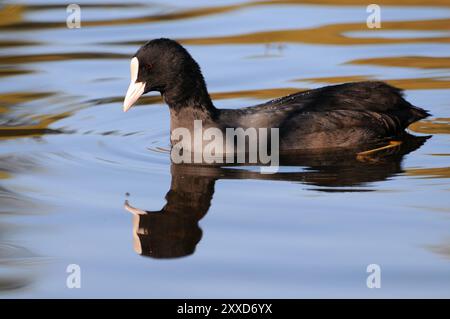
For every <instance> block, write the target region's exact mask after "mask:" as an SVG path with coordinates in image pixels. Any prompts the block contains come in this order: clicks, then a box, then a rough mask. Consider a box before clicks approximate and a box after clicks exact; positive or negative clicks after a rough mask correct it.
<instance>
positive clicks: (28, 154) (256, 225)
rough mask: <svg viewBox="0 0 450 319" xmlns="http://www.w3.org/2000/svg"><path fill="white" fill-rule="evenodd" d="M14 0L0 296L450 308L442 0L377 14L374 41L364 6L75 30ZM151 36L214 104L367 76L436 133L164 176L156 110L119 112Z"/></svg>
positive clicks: (133, 20) (5, 12)
mask: <svg viewBox="0 0 450 319" xmlns="http://www.w3.org/2000/svg"><path fill="white" fill-rule="evenodd" d="M19 2H20V3H21V4H17V3H18V1H3V2H2V4H1V7H0V296H1V297H394V296H397V297H450V219H449V216H450V215H449V213H450V208H449V204H450V200H449V191H450V180H449V178H450V166H449V156H450V152H449V146H450V140H449V134H450V124H449V121H450V120H449V119H450V112H449V107H450V102H449V101H450V56H449V53H450V1H448V0H430V1H416V0H404V1H402V0H383V1H381V0H380V1H377V3H378V4H380V5H381V8H382V28H381V29H379V30H375V29H367V28H366V24H365V21H366V17H367V13H366V7H365V6H366V3H365V2H364V1H360V0H345V1H337V0H336V1H333V0H321V1H307V0H304V1H301V0H299V1H294V0H284V1H275V0H268V1H240V0H234V1H222V0H221V1H214V2H211V1H203V0H202V1H195V2H193V1H185V3H180V1H152V2H148V3H146V2H144V1H133V3H131V2H130V3H128V2H123V3H126V4H122V3H121V2H119V1H116V2H112V1H110V2H109V3H108V4H106V2H103V1H98V2H95V0H90V1H89V2H85V1H77V3H79V4H81V8H82V27H81V29H68V28H67V27H66V24H65V20H66V16H67V13H66V7H65V6H66V4H65V3H63V2H58V1H31V0H30V1H29V2H26V1H19ZM161 36H165V37H170V38H174V39H177V40H180V41H181V42H182V43H183V44H185V45H186V46H187V47H188V49H189V50H190V52H191V53H192V55H193V56H194V57H195V58H196V59H197V61H198V62H199V64H200V65H201V66H202V69H203V72H204V75H205V77H206V79H207V83H208V88H209V90H210V92H211V94H212V96H213V98H214V100H215V103H216V105H217V106H219V107H224V108H234V107H240V106H247V105H252V104H256V103H259V102H262V101H265V100H267V99H270V98H274V97H278V96H282V95H285V94H288V93H292V92H295V91H299V90H302V89H307V88H315V87H320V86H323V85H327V84H332V83H341V82H346V81H357V80H364V79H381V80H385V81H387V82H388V83H391V84H393V85H396V86H398V87H401V88H404V89H405V90H406V92H405V93H406V97H407V99H408V100H410V101H411V102H412V103H413V104H415V105H418V106H422V107H424V108H426V109H428V110H430V112H431V113H432V117H431V118H429V119H427V120H424V121H421V122H420V123H415V124H414V125H412V126H411V127H410V129H409V131H410V133H411V134H413V135H415V136H416V138H411V141H408V143H405V144H404V145H402V147H401V148H400V149H395V150H391V151H386V152H382V153H381V154H379V155H377V157H376V158H372V159H371V160H361V159H357V158H356V157H355V156H352V155H351V154H350V155H349V154H346V155H343V156H340V155H336V154H324V155H321V156H319V157H305V158H297V159H294V160H292V159H291V160H288V161H287V162H285V166H283V167H282V168H281V170H280V172H279V173H278V174H275V175H261V174H259V173H258V170H256V169H253V168H248V167H247V168H242V167H240V168H239V167H237V168H236V167H235V168H230V167H229V168H217V167H204V168H199V167H195V168H194V167H189V166H188V167H184V166H172V165H171V164H170V159H169V154H168V150H169V112H168V108H167V107H166V106H165V105H163V104H162V101H161V98H160V97H158V96H157V95H151V96H149V97H146V98H145V99H143V100H142V103H141V104H147V106H144V107H136V108H134V109H133V110H132V111H130V112H128V113H126V114H124V113H123V112H122V110H121V100H122V98H123V95H124V93H125V90H126V87H127V85H128V81H129V79H128V76H129V57H130V56H131V55H132V54H133V53H134V52H135V51H136V49H137V48H138V47H139V46H140V45H141V44H142V43H144V42H145V41H147V40H149V39H152V38H156V37H161ZM430 135H431V137H430V138H428V139H427V138H426V136H430ZM144 211H151V212H150V213H148V214H141V213H143V212H144ZM133 212H134V214H133ZM140 214H141V215H140ZM175 257H178V258H175ZM373 263H374V264H378V265H380V266H381V269H382V287H381V288H380V289H368V288H367V287H366V277H367V275H368V274H367V273H366V267H367V265H369V264H373ZM69 264H78V265H80V267H81V273H82V287H81V289H68V288H67V287H66V277H67V275H68V274H67V273H66V267H67V265H69Z"/></svg>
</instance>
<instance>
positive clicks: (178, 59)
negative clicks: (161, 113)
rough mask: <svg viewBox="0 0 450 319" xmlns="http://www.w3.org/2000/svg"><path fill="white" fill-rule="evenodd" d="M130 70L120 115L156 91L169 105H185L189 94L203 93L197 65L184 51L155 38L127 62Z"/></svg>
mask: <svg viewBox="0 0 450 319" xmlns="http://www.w3.org/2000/svg"><path fill="white" fill-rule="evenodd" d="M130 71H131V82H130V86H129V87H128V91H127V94H126V97H125V100H124V104H123V110H124V112H126V111H128V110H129V109H130V107H131V106H133V104H134V103H136V101H137V100H138V99H139V97H140V96H141V95H143V94H145V93H147V92H151V91H158V92H160V93H161V94H162V95H163V96H164V98H165V100H166V102H167V103H168V104H169V106H170V104H171V103H174V104H175V103H183V102H185V101H183V100H187V99H189V98H190V97H191V96H192V93H193V92H199V91H202V90H205V91H206V86H205V84H204V79H203V76H202V75H201V72H200V68H199V66H198V64H197V63H196V62H195V61H194V59H193V58H192V57H191V55H190V54H189V53H188V52H187V51H186V49H185V48H183V47H182V46H181V45H180V44H179V43H177V42H176V41H173V40H170V39H156V40H152V41H149V42H147V43H146V44H145V45H143V46H142V47H141V48H140V49H139V50H138V51H137V52H136V54H135V55H134V56H133V58H132V59H131V65H130Z"/></svg>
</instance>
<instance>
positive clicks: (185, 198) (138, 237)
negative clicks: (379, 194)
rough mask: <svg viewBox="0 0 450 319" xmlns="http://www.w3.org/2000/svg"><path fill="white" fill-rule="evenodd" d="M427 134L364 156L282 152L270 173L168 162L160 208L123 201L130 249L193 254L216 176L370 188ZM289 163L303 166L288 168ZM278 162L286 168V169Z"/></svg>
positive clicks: (335, 188) (396, 167) (324, 188)
mask: <svg viewBox="0 0 450 319" xmlns="http://www.w3.org/2000/svg"><path fill="white" fill-rule="evenodd" d="M428 138H429V137H417V136H412V135H409V134H408V135H406V136H404V137H403V138H402V139H401V143H400V144H399V145H395V146H394V147H390V148H387V149H380V150H379V151H377V152H373V153H370V154H367V155H361V153H360V151H361V150H345V151H342V150H341V151H337V150H334V151H327V152H315V153H311V152H309V153H308V154H305V153H304V154H302V153H297V154H290V155H284V156H280V168H281V169H280V171H279V172H278V173H275V174H261V173H260V172H259V170H258V171H256V170H249V169H247V167H245V166H242V167H236V165H234V166H233V167H227V166H213V165H207V166H206V165H198V164H197V165H193V164H192V165H187V164H172V165H171V175H172V181H171V185H170V190H169V191H168V193H167V194H166V201H167V203H166V205H165V206H164V207H163V208H162V209H161V210H158V211H147V210H143V209H140V208H136V207H133V206H132V205H131V204H130V203H129V202H128V201H126V202H125V209H126V210H127V211H129V212H130V213H132V215H133V237H134V249H135V251H136V252H137V253H138V254H140V255H143V256H150V257H153V258H177V257H184V256H188V255H191V254H193V253H194V251H195V248H196V246H197V244H198V243H199V241H200V240H201V237H202V230H201V228H200V227H199V225H198V223H199V221H200V220H201V219H202V218H203V217H204V216H205V215H206V213H207V212H208V210H209V207H210V206H211V200H212V198H213V195H214V185H215V182H216V181H217V180H219V179H255V180H278V181H291V182H300V183H302V184H306V185H310V186H311V187H314V188H315V190H319V191H326V192H339V191H370V189H369V188H364V187H363V186H365V185H366V184H367V183H370V182H376V181H383V180H386V179H388V178H389V177H391V176H393V175H395V174H398V173H401V172H402V166H401V162H402V159H403V157H404V155H406V154H408V153H410V152H412V151H414V150H416V149H418V148H419V147H420V146H422V145H423V144H424V143H425V141H426V140H427V139H428ZM357 154H360V155H357ZM294 166H297V167H302V170H299V171H293V170H292V169H291V168H292V167H294ZM283 167H286V168H288V167H289V171H288V172H286V171H285V170H284V169H283ZM317 187H318V188H317Z"/></svg>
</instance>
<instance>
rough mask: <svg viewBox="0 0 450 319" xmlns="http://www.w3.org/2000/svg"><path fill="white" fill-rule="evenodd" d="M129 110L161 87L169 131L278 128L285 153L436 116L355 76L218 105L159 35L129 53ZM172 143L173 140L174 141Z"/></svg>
mask: <svg viewBox="0 0 450 319" xmlns="http://www.w3.org/2000/svg"><path fill="white" fill-rule="evenodd" d="M130 70H131V82H130V85H129V88H128V91H127V93H126V97H125V100H124V104H123V110H124V111H125V112H126V111H128V110H129V109H130V107H131V106H133V104H135V102H136V101H137V100H138V99H139V97H140V96H141V95H143V94H145V93H147V92H151V91H157V92H160V93H161V95H162V97H163V99H164V101H165V103H166V104H167V105H168V106H169V110H170V128H171V132H172V131H173V130H175V129H176V128H187V129H188V130H189V131H193V130H194V123H193V122H194V120H201V121H202V125H203V129H208V128H218V129H219V130H221V131H223V132H224V131H225V130H226V128H238V127H239V128H243V129H247V128H256V129H258V128H278V129H279V151H280V152H289V151H295V150H311V149H324V148H325V149H326V148H353V147H356V146H358V145H364V144H367V143H373V142H380V141H389V140H392V139H394V138H396V137H398V136H401V135H402V134H403V133H404V130H405V129H406V128H407V127H408V125H410V124H411V123H413V122H415V121H418V120H420V119H423V118H426V117H427V116H429V115H430V114H429V113H428V112H427V111H426V110H424V109H422V108H419V107H416V106H413V105H412V104H410V103H409V102H408V101H406V100H405V99H404V98H403V95H402V90H401V89H398V88H395V87H393V86H390V85H388V84H386V83H384V82H381V81H364V82H352V83H344V84H339V85H332V86H326V87H322V88H318V89H312V90H307V91H303V92H298V93H294V94H291V95H288V96H285V97H280V98H277V99H274V100H271V101H268V102H266V103H262V104H259V105H255V106H251V107H243V108H237V109H219V108H216V107H215V106H214V104H213V102H212V100H211V98H210V96H209V94H208V90H207V87H206V83H205V80H204V78H203V75H202V72H201V70H200V67H199V65H198V64H197V62H196V61H195V60H194V59H193V58H192V56H191V55H190V54H189V52H188V51H187V50H186V49H185V48H184V47H183V46H182V45H180V44H179V43H178V42H176V41H174V40H170V39H165V38H161V39H155V40H151V41H149V42H147V43H146V44H144V45H143V46H142V47H141V48H139V50H138V51H137V52H136V53H135V54H134V56H133V57H132V59H131V65H130ZM171 142H172V145H173V144H174V142H175V141H174V140H171Z"/></svg>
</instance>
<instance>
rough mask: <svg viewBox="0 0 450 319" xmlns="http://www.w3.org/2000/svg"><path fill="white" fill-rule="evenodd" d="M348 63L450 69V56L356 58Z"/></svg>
mask: <svg viewBox="0 0 450 319" xmlns="http://www.w3.org/2000/svg"><path fill="white" fill-rule="evenodd" d="M348 64H361V65H379V66H388V67H389V66H394V67H401V68H419V69H450V56H448V57H431V56H428V57H426V56H399V57H388V58H372V59H358V60H353V61H349V62H348Z"/></svg>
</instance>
